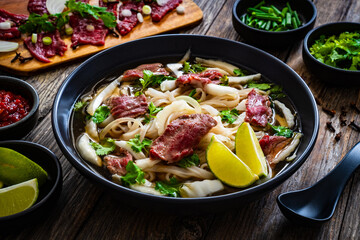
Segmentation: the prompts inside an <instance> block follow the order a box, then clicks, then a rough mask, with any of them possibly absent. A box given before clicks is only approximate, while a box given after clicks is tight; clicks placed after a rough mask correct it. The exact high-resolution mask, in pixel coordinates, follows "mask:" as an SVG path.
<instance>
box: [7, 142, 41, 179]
mask: <svg viewBox="0 0 360 240" xmlns="http://www.w3.org/2000/svg"><path fill="white" fill-rule="evenodd" d="M33 178H37V179H38V181H39V185H40V186H41V185H42V184H44V183H45V181H46V179H47V173H46V172H45V170H44V169H42V168H41V167H40V166H39V165H37V164H36V163H34V162H33V161H31V160H30V159H28V158H27V157H25V156H24V155H22V154H20V153H18V152H16V151H14V150H12V149H9V148H3V147H0V181H2V182H3V183H4V184H5V185H7V186H11V185H14V184H18V183H21V182H25V181H27V180H30V179H33Z"/></svg>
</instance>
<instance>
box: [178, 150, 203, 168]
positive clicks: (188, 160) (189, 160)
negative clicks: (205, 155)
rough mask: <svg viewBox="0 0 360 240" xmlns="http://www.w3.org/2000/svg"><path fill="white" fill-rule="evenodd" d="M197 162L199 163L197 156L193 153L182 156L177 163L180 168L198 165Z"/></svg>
mask: <svg viewBox="0 0 360 240" xmlns="http://www.w3.org/2000/svg"><path fill="white" fill-rule="evenodd" d="M199 163H200V159H199V156H198V155H197V154H196V153H195V154H193V155H191V156H187V157H184V158H183V159H181V160H180V161H179V162H178V163H177V165H178V166H179V167H182V168H188V167H191V166H198V165H199Z"/></svg>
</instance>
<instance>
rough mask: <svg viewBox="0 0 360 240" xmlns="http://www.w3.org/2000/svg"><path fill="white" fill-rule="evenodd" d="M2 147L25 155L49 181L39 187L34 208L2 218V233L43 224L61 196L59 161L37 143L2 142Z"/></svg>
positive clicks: (0, 225)
mask: <svg viewBox="0 0 360 240" xmlns="http://www.w3.org/2000/svg"><path fill="white" fill-rule="evenodd" d="M0 147H5V148H10V149H12V150H15V151H17V152H19V153H21V154H23V155H24V156H26V157H28V158H29V159H30V160H31V161H33V162H35V163H37V164H38V165H39V166H41V167H42V168H43V169H44V170H45V171H46V172H47V173H48V179H47V181H46V182H45V184H43V185H42V186H41V187H39V196H38V199H37V201H36V203H35V204H34V205H33V206H31V207H30V208H28V209H26V210H24V211H22V212H19V213H16V214H13V215H10V216H6V217H0V229H1V231H6V232H8V231H9V232H10V231H19V227H21V228H23V227H26V226H30V225H34V224H41V222H42V221H44V220H45V219H46V216H47V215H50V214H51V212H52V209H53V207H54V205H55V204H56V202H57V200H58V199H59V197H60V194H61V189H62V182H63V180H62V170H61V166H60V163H59V160H58V159H57V157H56V156H55V154H54V153H53V152H51V151H50V150H49V149H47V148H45V147H44V146H41V145H39V144H37V143H32V142H27V141H22V140H11V141H0Z"/></svg>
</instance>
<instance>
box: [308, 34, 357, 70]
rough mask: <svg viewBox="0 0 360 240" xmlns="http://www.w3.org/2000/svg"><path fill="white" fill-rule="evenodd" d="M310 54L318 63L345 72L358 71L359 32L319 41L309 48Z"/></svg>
mask: <svg viewBox="0 0 360 240" xmlns="http://www.w3.org/2000/svg"><path fill="white" fill-rule="evenodd" d="M310 53H311V55H313V56H314V57H315V58H316V59H317V60H319V61H320V62H322V63H324V64H327V65H329V66H332V67H336V68H342V69H345V70H352V71H357V70H360V32H343V33H341V34H340V35H337V36H335V35H333V36H331V37H326V36H325V35H321V36H320V39H318V40H316V41H315V43H314V44H313V45H312V46H311V47H310Z"/></svg>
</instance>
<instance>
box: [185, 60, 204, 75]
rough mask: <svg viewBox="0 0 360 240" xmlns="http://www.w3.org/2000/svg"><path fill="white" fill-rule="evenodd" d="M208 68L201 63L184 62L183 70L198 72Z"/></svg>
mask: <svg viewBox="0 0 360 240" xmlns="http://www.w3.org/2000/svg"><path fill="white" fill-rule="evenodd" d="M205 70H206V67H203V66H201V64H200V63H196V64H190V63H189V62H184V65H183V71H184V73H198V72H203V71H205Z"/></svg>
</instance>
